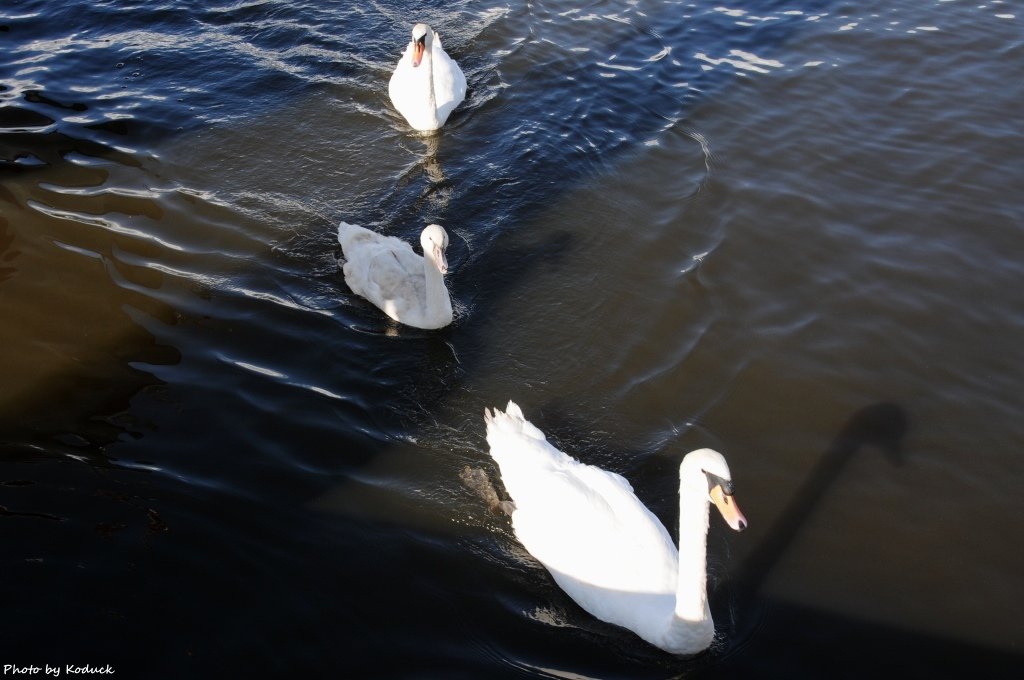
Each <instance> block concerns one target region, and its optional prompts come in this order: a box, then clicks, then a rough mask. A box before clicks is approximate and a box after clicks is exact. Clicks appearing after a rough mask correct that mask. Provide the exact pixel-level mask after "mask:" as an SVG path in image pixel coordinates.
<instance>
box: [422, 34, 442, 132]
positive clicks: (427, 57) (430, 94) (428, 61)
mask: <svg viewBox="0 0 1024 680" xmlns="http://www.w3.org/2000/svg"><path fill="white" fill-rule="evenodd" d="M433 53H434V45H433V41H431V44H430V45H429V46H428V47H427V48H426V49H425V50H424V54H423V68H424V69H426V71H427V78H426V81H427V109H429V110H430V115H431V116H433V118H434V125H438V121H437V96H436V95H435V94H434V54H433Z"/></svg>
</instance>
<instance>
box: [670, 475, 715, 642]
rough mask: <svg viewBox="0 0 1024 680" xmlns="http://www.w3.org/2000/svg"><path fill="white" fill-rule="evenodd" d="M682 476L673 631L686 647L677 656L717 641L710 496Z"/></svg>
mask: <svg viewBox="0 0 1024 680" xmlns="http://www.w3.org/2000/svg"><path fill="white" fill-rule="evenodd" d="M681 472H682V475H681V479H680V484H679V575H678V582H677V586H676V606H675V612H674V616H673V620H672V624H671V628H672V629H673V633H674V635H673V637H675V638H676V639H677V640H679V644H680V645H682V648H681V649H682V651H680V652H677V653H696V652H699V651H701V650H703V649H706V648H707V647H708V646H709V645H710V644H711V640H712V638H713V637H714V623H713V622H712V620H711V610H710V609H709V607H708V593H707V536H708V519H709V508H708V500H707V494H706V493H705V492H704V490H703V489H702V488H701V485H702V484H703V481H702V480H701V481H698V482H697V483H696V484H695V483H694V482H693V481H692V480H687V479H686V473H685V471H681ZM702 476H703V475H702Z"/></svg>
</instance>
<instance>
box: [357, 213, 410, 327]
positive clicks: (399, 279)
mask: <svg viewBox="0 0 1024 680" xmlns="http://www.w3.org/2000/svg"><path fill="white" fill-rule="evenodd" d="M338 231H339V235H338V240H339V242H341V247H342V252H343V254H344V255H345V265H344V267H343V271H344V273H345V283H347V284H348V286H349V288H351V289H352V291H353V292H354V293H356V294H357V295H361V296H362V297H364V298H366V299H367V300H369V301H370V302H372V303H373V304H374V305H376V306H377V307H379V308H380V309H381V310H383V311H384V312H385V313H386V314H387V315H388V316H390V317H391V318H393V319H395V320H396V321H409V320H412V319H411V317H412V315H415V314H418V313H419V310H421V309H422V307H423V300H424V299H425V297H426V293H425V283H426V282H425V279H424V276H423V258H422V257H420V256H419V255H417V254H416V253H414V252H413V250H412V248H411V247H410V246H409V244H408V243H406V242H405V241H402V240H401V239H397V238H395V237H393V236H384V235H383V234H378V233H377V232H374V231H370V230H369V229H364V228H362V227H355V228H353V225H345V226H343V227H340V228H339V230H338Z"/></svg>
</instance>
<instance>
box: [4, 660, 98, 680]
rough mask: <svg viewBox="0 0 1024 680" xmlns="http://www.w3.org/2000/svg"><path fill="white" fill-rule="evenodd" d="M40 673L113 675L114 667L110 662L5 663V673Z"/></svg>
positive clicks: (53, 675)
mask: <svg viewBox="0 0 1024 680" xmlns="http://www.w3.org/2000/svg"><path fill="white" fill-rule="evenodd" d="M40 674H41V675H48V676H51V677H54V678H59V677H61V676H62V675H65V676H67V675H113V674H114V668H113V666H111V665H110V664H106V665H104V666H93V665H91V664H87V665H85V666H76V665H75V664H70V663H69V664H67V665H64V666H51V665H49V664H44V665H42V666H18V665H16V664H11V663H6V664H4V675H40Z"/></svg>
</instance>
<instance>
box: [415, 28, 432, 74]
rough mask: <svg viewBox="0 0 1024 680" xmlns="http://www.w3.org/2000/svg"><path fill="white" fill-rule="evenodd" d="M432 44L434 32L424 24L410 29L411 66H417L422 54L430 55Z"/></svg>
mask: <svg viewBox="0 0 1024 680" xmlns="http://www.w3.org/2000/svg"><path fill="white" fill-rule="evenodd" d="M433 42H434V31H433V30H432V29H431V28H430V26H427V25H426V24H416V25H415V26H413V27H412V43H411V44H412V65H413V66H419V65H420V62H421V61H422V60H423V55H424V54H430V48H431V45H432V44H433Z"/></svg>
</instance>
